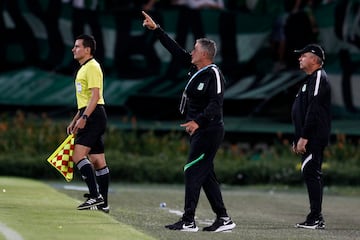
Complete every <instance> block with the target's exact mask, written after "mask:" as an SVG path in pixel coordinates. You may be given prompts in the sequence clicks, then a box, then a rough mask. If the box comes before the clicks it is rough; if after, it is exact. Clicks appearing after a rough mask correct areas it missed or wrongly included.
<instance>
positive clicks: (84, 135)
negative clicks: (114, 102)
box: [75, 105, 107, 154]
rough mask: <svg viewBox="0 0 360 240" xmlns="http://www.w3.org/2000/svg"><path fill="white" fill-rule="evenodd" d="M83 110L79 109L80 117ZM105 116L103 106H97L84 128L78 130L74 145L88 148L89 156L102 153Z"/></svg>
mask: <svg viewBox="0 0 360 240" xmlns="http://www.w3.org/2000/svg"><path fill="white" fill-rule="evenodd" d="M84 110H85V108H82V109H80V115H82V113H83V112H84ZM106 123H107V116H106V112H105V108H104V106H103V105H97V106H96V108H95V110H94V111H93V112H92V114H91V115H90V116H89V118H88V119H87V121H86V124H85V127H84V128H83V129H79V130H78V133H77V134H76V136H75V144H80V145H83V146H87V147H90V148H91V150H90V152H89V153H90V154H98V153H104V134H105V130H106Z"/></svg>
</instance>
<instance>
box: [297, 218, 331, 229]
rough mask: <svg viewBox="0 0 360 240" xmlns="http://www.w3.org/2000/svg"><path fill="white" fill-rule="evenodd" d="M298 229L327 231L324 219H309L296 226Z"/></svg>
mask: <svg viewBox="0 0 360 240" xmlns="http://www.w3.org/2000/svg"><path fill="white" fill-rule="evenodd" d="M295 227H296V228H307V229H325V221H324V219H322V218H320V219H316V220H311V219H307V220H306V221H305V222H302V223H297V224H295Z"/></svg>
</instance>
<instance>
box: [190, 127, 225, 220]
mask: <svg viewBox="0 0 360 240" xmlns="http://www.w3.org/2000/svg"><path fill="white" fill-rule="evenodd" d="M223 138H224V127H223V126H216V127H209V128H206V129H198V130H196V131H195V133H194V134H193V135H192V136H191V137H190V153H189V158H188V161H187V164H186V165H185V167H184V172H185V207H184V211H185V212H184V215H183V220H184V221H189V222H192V221H194V217H195V210H196V207H197V204H198V201H199V196H200V191H201V187H202V188H203V189H204V192H205V194H206V197H207V198H208V200H209V203H210V205H211V208H212V210H213V211H214V212H215V213H216V216H217V217H226V216H228V215H227V212H226V209H225V206H224V202H223V198H222V194H221V191H220V186H219V183H218V181H217V179H216V175H215V172H214V158H215V155H216V152H217V150H218V149H219V147H220V144H221V142H222V140H223Z"/></svg>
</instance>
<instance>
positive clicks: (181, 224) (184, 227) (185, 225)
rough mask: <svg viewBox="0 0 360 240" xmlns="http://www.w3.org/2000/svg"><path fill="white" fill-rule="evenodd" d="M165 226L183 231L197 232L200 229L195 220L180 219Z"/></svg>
mask: <svg viewBox="0 0 360 240" xmlns="http://www.w3.org/2000/svg"><path fill="white" fill-rule="evenodd" d="M165 228H167V229H170V230H179V231H183V232H197V231H199V228H198V227H197V226H196V224H195V222H194V221H193V222H187V221H183V220H182V219H180V221H178V222H176V223H174V224H170V225H166V226H165Z"/></svg>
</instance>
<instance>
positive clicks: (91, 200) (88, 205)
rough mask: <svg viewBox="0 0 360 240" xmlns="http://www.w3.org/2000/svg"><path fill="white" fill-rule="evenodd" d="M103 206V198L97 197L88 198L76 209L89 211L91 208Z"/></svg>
mask: <svg viewBox="0 0 360 240" xmlns="http://www.w3.org/2000/svg"><path fill="white" fill-rule="evenodd" d="M101 204H104V198H103V197H102V196H101V195H99V196H98V197H96V198H88V199H87V200H86V201H85V202H84V203H82V204H80V205H79V206H78V207H77V209H78V210H85V209H90V208H91V207H93V206H97V205H101Z"/></svg>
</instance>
